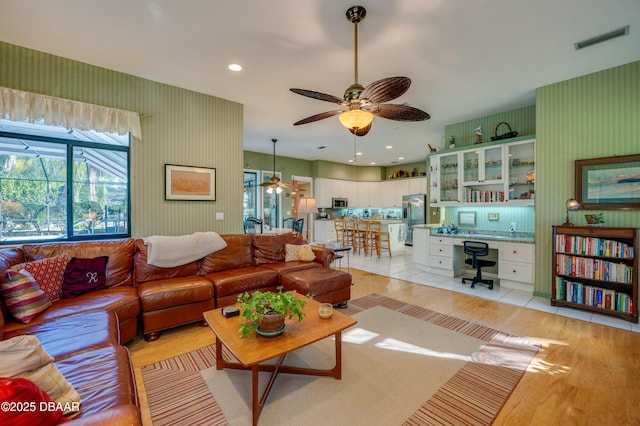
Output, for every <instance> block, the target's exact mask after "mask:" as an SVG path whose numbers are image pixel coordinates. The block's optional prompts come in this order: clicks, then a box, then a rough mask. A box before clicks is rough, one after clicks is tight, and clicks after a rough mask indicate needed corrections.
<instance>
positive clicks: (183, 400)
mask: <svg viewBox="0 0 640 426" xmlns="http://www.w3.org/2000/svg"><path fill="white" fill-rule="evenodd" d="M375 306H382V307H385V308H387V309H391V310H395V311H397V312H401V313H403V314H405V315H409V316H411V317H415V318H418V319H420V320H422V321H425V322H428V323H430V324H434V325H437V326H440V327H444V328H446V329H448V330H452V331H455V332H457V333H461V334H464V335H466V336H470V337H473V338H476V339H478V340H481V341H483V342H486V345H484V346H483V347H482V348H481V350H480V351H478V353H476V354H474V358H473V360H472V361H470V362H467V363H466V364H465V365H464V366H463V367H462V368H461V369H460V370H459V371H458V372H457V373H455V374H454V375H453V376H452V377H451V378H450V379H449V380H448V381H447V382H446V383H445V384H444V385H443V386H442V387H441V388H440V389H439V390H438V391H437V392H436V393H435V394H434V395H433V396H432V397H431V398H430V399H429V400H428V401H426V402H425V403H424V404H423V405H422V406H421V407H420V408H419V409H418V410H417V411H416V412H415V413H414V414H413V415H411V416H410V417H409V418H408V419H407V420H406V421H405V422H404V424H405V425H409V426H418V425H452V424H456V425H490V424H491V423H492V422H493V420H494V419H495V418H496V416H497V415H498V413H499V412H500V410H501V409H502V407H503V406H504V404H505V403H506V402H507V399H508V398H509V396H510V395H511V393H512V392H513V390H514V389H515V387H516V385H517V384H518V382H519V381H520V379H521V378H522V376H523V375H524V373H525V371H526V369H527V367H528V366H529V364H530V363H531V361H532V360H533V358H534V357H535V356H536V354H537V353H538V350H539V347H538V346H537V345H536V344H535V343H534V342H533V341H531V340H530V339H527V338H523V337H520V336H515V335H512V334H509V333H505V332H503V331H500V330H496V329H494V328H491V327H487V326H484V325H480V324H475V323H472V322H470V321H466V320H463V319H460V318H456V317H453V316H451V315H447V314H443V313H440V312H436V311H433V310H430V309H427V308H422V307H419V306H416V305H412V304H410V303H406V302H402V301H399V300H396V299H392V298H390V297H387V296H382V295H378V294H371V295H368V296H364V297H361V298H359V299H355V300H351V301H349V306H348V307H347V308H346V309H344V310H342V312H344V313H345V314H347V315H355V314H357V313H358V312H362V311H365V310H367V309H369V308H372V307H375ZM507 352H508V355H509V359H511V358H513V359H514V361H513V363H512V365H509V366H504V365H502V364H498V362H497V361H498V360H502V359H504V355H505V353H507ZM223 356H224V357H225V358H232V356H231V354H230V353H228V352H227V350H226V349H225V352H224V353H223ZM494 360H495V362H494ZM213 366H215V346H214V345H211V346H206V347H203V348H200V349H197V350H195V351H192V352H189V353H186V354H183V355H179V356H176V357H172V358H169V359H166V360H164V361H159V362H156V363H153V364H149V365H145V366H143V367H142V369H141V370H142V376H143V380H144V386H145V389H146V390H147V399H148V401H149V411H150V412H151V419H152V421H153V424H154V425H157V426H165V425H184V424H189V425H214V426H224V425H228V424H229V423H228V422H227V420H226V418H225V417H224V414H223V413H222V410H221V409H220V406H219V405H218V403H217V402H216V400H215V398H214V397H213V395H211V392H210V391H209V388H208V387H207V385H206V383H205V382H204V379H203V378H202V375H201V374H200V371H201V370H204V369H207V368H210V367H213ZM168 382H169V383H171V386H167V383H168Z"/></svg>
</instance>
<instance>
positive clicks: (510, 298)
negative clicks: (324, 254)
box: [342, 246, 640, 333]
mask: <svg viewBox="0 0 640 426" xmlns="http://www.w3.org/2000/svg"><path fill="white" fill-rule="evenodd" d="M348 260H349V266H350V267H351V268H357V269H360V270H363V271H367V272H372V273H376V274H379V275H385V276H388V277H392V278H398V279H402V280H406V281H411V282H414V283H416V284H421V285H428V286H432V287H438V288H442V289H446V290H450V291H457V292H459V293H465V294H470V295H473V296H477V297H483V298H486V299H491V300H495V301H499V302H503V303H509V304H512V305H518V306H524V307H527V308H531V309H537V310H539V311H545V312H550V313H553V314H557V315H564V316H567V317H571V318H576V319H580V320H584V321H590V322H594V323H598V324H604V325H608V326H611V327H616V328H621V329H625V330H630V331H634V332H637V333H640V325H638V324H634V323H631V322H629V321H624V320H622V319H619V318H616V317H613V316H609V315H602V314H598V313H592V312H588V311H582V310H579V309H572V308H566V307H557V306H551V303H550V301H549V299H546V298H542V297H537V296H533V295H532V294H530V293H528V292H525V291H521V290H513V289H509V288H500V285H499V284H496V285H494V287H493V290H489V289H488V288H487V286H484V285H477V286H476V287H475V288H470V285H469V284H464V285H463V284H462V283H461V282H460V277H457V278H450V277H445V276H442V275H436V274H432V273H429V272H424V271H421V270H419V269H416V267H415V264H414V263H413V259H412V247H409V246H405V250H404V254H403V255H401V256H393V257H389V255H387V254H383V256H382V257H380V259H378V258H377V257H376V256H373V257H371V256H365V255H364V254H363V253H361V254H357V253H353V252H351V253H350V255H349V259H348ZM342 267H345V268H346V267H347V257H346V256H345V258H344V259H342ZM469 276H470V277H471V276H472V274H469Z"/></svg>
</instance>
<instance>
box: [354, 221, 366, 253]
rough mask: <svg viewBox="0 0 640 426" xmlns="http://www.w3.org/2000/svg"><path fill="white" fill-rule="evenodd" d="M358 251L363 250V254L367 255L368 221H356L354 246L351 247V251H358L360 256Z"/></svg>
mask: <svg viewBox="0 0 640 426" xmlns="http://www.w3.org/2000/svg"><path fill="white" fill-rule="evenodd" d="M360 249H364V254H365V255H368V254H369V221H368V220H358V221H356V228H355V245H354V246H353V251H354V252H355V251H356V250H357V251H358V254H360Z"/></svg>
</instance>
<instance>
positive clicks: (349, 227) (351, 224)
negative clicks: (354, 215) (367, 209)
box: [342, 219, 356, 247]
mask: <svg viewBox="0 0 640 426" xmlns="http://www.w3.org/2000/svg"><path fill="white" fill-rule="evenodd" d="M355 235H356V221H355V219H345V220H344V238H343V240H344V243H343V244H342V245H343V246H351V247H353V246H354V242H355Z"/></svg>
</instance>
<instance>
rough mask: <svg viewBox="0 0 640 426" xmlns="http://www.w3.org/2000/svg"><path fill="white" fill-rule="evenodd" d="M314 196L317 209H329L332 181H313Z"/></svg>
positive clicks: (321, 179) (331, 196)
mask: <svg viewBox="0 0 640 426" xmlns="http://www.w3.org/2000/svg"><path fill="white" fill-rule="evenodd" d="M313 193H314V196H315V199H316V200H317V201H316V203H317V205H318V207H324V208H331V207H332V203H331V198H333V179H326V178H316V179H315V181H314V192H313Z"/></svg>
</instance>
